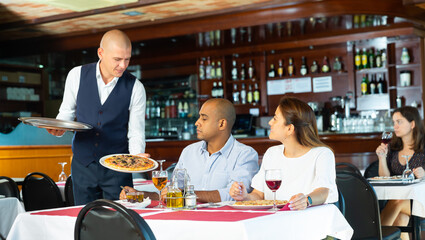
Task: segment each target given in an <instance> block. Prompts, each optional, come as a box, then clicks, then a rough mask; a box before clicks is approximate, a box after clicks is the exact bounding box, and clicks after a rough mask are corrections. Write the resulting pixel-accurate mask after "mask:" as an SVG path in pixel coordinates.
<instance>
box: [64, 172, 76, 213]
mask: <svg viewBox="0 0 425 240" xmlns="http://www.w3.org/2000/svg"><path fill="white" fill-rule="evenodd" d="M65 205H66V206H75V202H74V190H73V188H72V177H71V175H69V177H68V178H67V179H66V183H65Z"/></svg>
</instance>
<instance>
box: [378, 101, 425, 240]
mask: <svg viewBox="0 0 425 240" xmlns="http://www.w3.org/2000/svg"><path fill="white" fill-rule="evenodd" d="M392 118H393V124H394V135H393V138H392V139H391V142H390V143H389V145H388V144H384V143H381V145H379V147H378V148H377V149H376V154H377V155H378V159H379V176H393V175H401V174H402V173H403V171H404V169H405V168H406V159H405V158H404V157H403V156H406V155H408V156H409V158H408V159H410V160H409V168H410V169H413V173H414V175H415V177H416V178H423V177H424V168H423V166H424V164H425V155H424V150H425V139H424V137H425V130H424V125H423V123H422V120H421V117H420V115H419V112H418V110H417V109H416V108H414V107H402V108H398V109H396V110H395V111H394V113H393V116H392ZM409 218H410V201H409V200H390V201H388V203H387V205H386V206H385V207H384V209H383V210H382V211H381V224H382V225H384V226H392V225H394V226H407V224H408V223H409ZM402 239H408V236H407V234H406V235H404V233H403V234H402Z"/></svg>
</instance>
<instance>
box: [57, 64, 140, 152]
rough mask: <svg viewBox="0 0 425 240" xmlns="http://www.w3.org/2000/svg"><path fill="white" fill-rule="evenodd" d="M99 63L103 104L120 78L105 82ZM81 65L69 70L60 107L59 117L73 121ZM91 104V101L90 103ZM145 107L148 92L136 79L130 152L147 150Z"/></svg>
mask: <svg viewBox="0 0 425 240" xmlns="http://www.w3.org/2000/svg"><path fill="white" fill-rule="evenodd" d="M99 63H100V61H98V62H97V64H96V79H97V89H98V91H99V97H100V103H101V104H102V105H103V104H104V103H105V101H106V99H108V97H109V94H110V93H111V92H112V90H113V89H114V87H115V86H116V85H117V82H118V79H119V78H117V77H115V78H114V79H113V80H112V81H111V82H109V83H108V84H105V83H104V82H103V79H102V75H101V74H100V69H99ZM80 77H81V66H78V67H74V68H73V69H72V70H71V71H69V73H68V76H67V77H66V82H65V92H64V94H63V101H62V104H61V106H60V108H59V114H58V115H57V116H56V118H57V119H61V120H69V121H73V120H74V119H75V109H76V107H77V94H78V89H79V87H80ZM88 104H89V103H88ZM145 108H146V92H145V88H144V87H143V84H142V83H141V82H140V81H139V80H138V79H136V81H135V83H134V87H133V91H132V93H131V99H130V105H129V108H128V110H129V111H130V116H129V121H128V133H127V137H128V148H129V149H128V151H129V152H130V154H138V153H143V152H145V146H146V143H145Z"/></svg>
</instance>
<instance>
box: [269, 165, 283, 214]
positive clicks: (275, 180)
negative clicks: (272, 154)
mask: <svg viewBox="0 0 425 240" xmlns="http://www.w3.org/2000/svg"><path fill="white" fill-rule="evenodd" d="M265 178H266V184H267V187H269V188H270V190H272V192H273V208H272V209H270V211H274V212H276V211H277V210H278V209H277V207H276V191H277V190H278V189H279V187H280V185H281V184H282V175H281V170H280V169H269V170H266V176H265Z"/></svg>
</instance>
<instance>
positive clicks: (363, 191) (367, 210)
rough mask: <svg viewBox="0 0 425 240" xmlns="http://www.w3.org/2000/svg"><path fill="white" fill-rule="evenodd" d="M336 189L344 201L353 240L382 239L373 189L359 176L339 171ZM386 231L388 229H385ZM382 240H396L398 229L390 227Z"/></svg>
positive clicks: (376, 200)
mask: <svg viewBox="0 0 425 240" xmlns="http://www.w3.org/2000/svg"><path fill="white" fill-rule="evenodd" d="M336 176H337V177H336V182H337V185H338V189H340V190H341V192H342V194H343V195H344V200H345V218H346V219H347V221H348V223H349V224H350V226H351V227H352V228H353V229H354V235H353V239H383V233H382V229H381V219H380V214H379V206H378V199H377V197H376V194H375V191H374V189H373V187H372V186H371V185H370V184H369V183H368V182H367V181H366V180H365V179H364V178H363V177H362V176H360V175H358V174H356V173H353V172H347V171H339V172H337V173H336ZM387 230H388V229H387ZM385 235H388V236H384V237H385V238H384V239H398V238H399V237H400V229H398V228H395V227H391V229H390V231H385Z"/></svg>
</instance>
